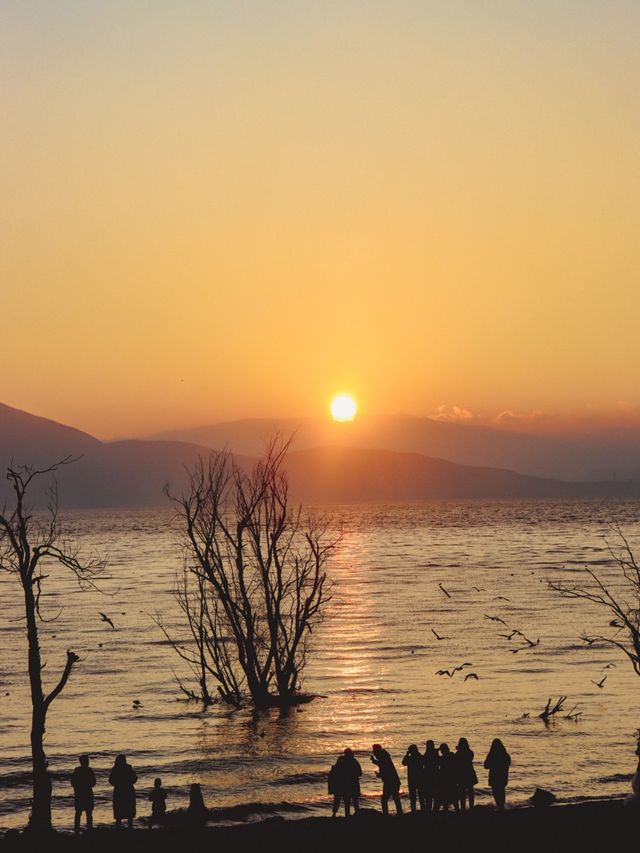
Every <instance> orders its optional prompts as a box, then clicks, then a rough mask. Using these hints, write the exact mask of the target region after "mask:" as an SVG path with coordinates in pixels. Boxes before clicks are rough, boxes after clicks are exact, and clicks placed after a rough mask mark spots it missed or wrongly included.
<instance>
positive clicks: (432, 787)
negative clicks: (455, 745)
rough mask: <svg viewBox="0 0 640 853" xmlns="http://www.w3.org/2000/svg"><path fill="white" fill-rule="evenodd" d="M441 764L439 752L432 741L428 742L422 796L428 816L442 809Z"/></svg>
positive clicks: (423, 762) (423, 767)
mask: <svg viewBox="0 0 640 853" xmlns="http://www.w3.org/2000/svg"><path fill="white" fill-rule="evenodd" d="M439 767H440V762H439V759H438V750H437V749H436V745H435V743H434V742H433V741H432V740H428V741H427V743H426V747H425V753H424V756H423V757H422V796H423V799H424V807H425V811H426V812H427V814H431V812H437V811H438V809H439V808H440V803H439V801H438V773H439Z"/></svg>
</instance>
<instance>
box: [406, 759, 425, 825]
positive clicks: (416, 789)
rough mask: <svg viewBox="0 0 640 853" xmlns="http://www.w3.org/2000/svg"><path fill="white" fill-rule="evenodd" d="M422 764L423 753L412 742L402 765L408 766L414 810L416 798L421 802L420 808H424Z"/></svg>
mask: <svg viewBox="0 0 640 853" xmlns="http://www.w3.org/2000/svg"><path fill="white" fill-rule="evenodd" d="M422 764H423V758H422V753H421V752H420V751H419V750H418V747H417V746H416V745H415V743H412V744H411V746H410V747H408V749H407V752H406V754H405V756H404V758H403V759H402V766H403V767H406V768H407V786H408V788H409V799H410V801H411V811H412V812H415V810H416V800H418V801H419V802H420V809H421V810H423V809H424V803H423V800H422Z"/></svg>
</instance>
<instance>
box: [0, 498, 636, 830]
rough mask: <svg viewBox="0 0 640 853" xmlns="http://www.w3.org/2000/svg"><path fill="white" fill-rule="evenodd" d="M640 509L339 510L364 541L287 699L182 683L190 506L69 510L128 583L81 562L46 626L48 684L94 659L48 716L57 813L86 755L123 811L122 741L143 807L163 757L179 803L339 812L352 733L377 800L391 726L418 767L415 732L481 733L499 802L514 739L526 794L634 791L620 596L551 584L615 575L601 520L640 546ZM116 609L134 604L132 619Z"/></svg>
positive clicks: (5, 729)
mask: <svg viewBox="0 0 640 853" xmlns="http://www.w3.org/2000/svg"><path fill="white" fill-rule="evenodd" d="M324 509H326V508H324ZM639 509H640V505H639V504H638V502H632V501H626V502H563V501H555V502H513V503H509V502H503V503H497V502H494V503H485V502H481V501H476V502H466V503H456V502H443V503H431V504H412V505H404V506H382V505H372V506H364V507H355V506H354V507H338V508H333V509H330V511H331V512H332V513H333V516H334V518H335V521H336V525H338V524H341V525H342V526H343V527H344V538H343V543H342V547H341V550H340V553H339V555H338V556H337V558H336V559H335V561H334V562H333V564H332V566H331V568H330V572H331V576H332V579H333V583H334V588H333V599H332V601H331V604H330V606H329V608H328V611H327V618H326V619H325V621H324V622H323V623H322V625H320V626H318V628H317V629H316V630H314V634H313V637H314V646H313V649H312V653H311V655H310V662H309V666H308V670H307V675H306V684H305V686H306V687H307V688H308V689H309V690H311V691H312V692H315V693H318V694H320V698H317V699H316V700H314V701H313V702H312V703H310V704H308V705H305V706H304V707H302V708H300V709H299V711H295V710H292V711H291V712H290V713H288V714H286V715H279V714H278V713H277V712H272V713H269V714H265V715H252V714H251V713H250V712H248V711H238V712H232V711H228V710H221V709H218V708H213V709H209V710H208V711H203V710H202V709H201V708H200V707H199V706H198V705H196V704H194V703H187V702H183V701H178V699H179V692H178V690H177V687H176V684H175V681H174V679H173V675H172V668H173V669H176V670H178V669H179V662H178V661H177V660H176V659H175V658H174V656H173V655H172V653H171V650H170V649H169V648H168V646H167V644H166V642H165V640H164V639H163V637H162V634H161V633H160V631H159V629H158V628H157V626H156V624H155V623H154V621H153V618H152V616H153V614H155V612H156V611H160V612H161V613H162V614H163V616H164V618H165V620H167V621H168V622H169V623H172V622H173V621H174V617H175V613H176V607H175V603H174V602H173V599H172V595H171V589H172V585H173V576H174V570H175V569H176V567H178V566H179V565H180V552H179V548H178V546H177V542H176V531H175V530H174V529H173V528H172V520H171V519H172V516H171V513H170V512H169V511H167V510H165V509H161V510H144V511H94V512H76V513H70V514H67V515H66V519H65V521H66V525H67V532H68V533H69V534H70V535H72V536H77V537H78V538H79V539H80V540H81V541H82V542H83V544H84V546H85V547H86V548H87V549H89V550H91V549H97V550H99V551H101V552H102V553H104V554H106V555H108V557H109V566H108V570H107V572H106V573H105V575H104V576H103V578H102V586H103V588H104V590H105V592H106V593H108V595H98V594H97V593H95V592H86V593H79V592H77V590H76V587H75V586H74V583H73V580H72V578H71V577H69V576H68V575H61V576H58V577H59V578H60V579H59V580H56V582H55V584H52V585H51V586H50V590H51V594H50V595H49V596H48V597H47V599H46V602H45V611H46V613H48V614H49V615H55V614H56V613H57V612H58V610H59V607H60V606H62V607H63V610H62V613H61V615H60V617H59V619H58V620H57V621H55V622H52V623H48V624H47V625H43V626H42V645H43V649H44V650H45V653H44V658H45V660H46V661H47V668H46V669H45V678H46V680H47V684H50V683H51V682H52V681H53V680H54V678H55V676H56V674H57V673H58V672H59V668H60V667H61V665H62V663H63V661H64V656H65V651H66V649H67V648H73V649H75V650H76V651H78V653H79V654H80V656H81V658H82V661H81V664H80V665H79V666H78V667H77V669H76V670H75V671H74V673H73V676H72V678H71V680H70V682H69V685H68V686H67V688H66V689H65V691H64V693H63V694H62V696H61V697H60V698H59V699H58V700H57V701H56V703H55V704H54V706H53V707H52V711H51V715H50V718H49V722H48V726H47V750H48V755H49V758H50V762H51V769H52V772H53V775H54V816H55V822H56V824H57V825H58V826H60V827H63V828H64V827H66V828H69V827H70V826H71V824H72V819H73V814H72V801H71V788H70V786H69V783H68V775H69V773H70V771H71V770H72V768H73V766H74V765H75V763H76V760H77V756H78V755H79V754H80V753H83V752H88V753H90V754H91V756H92V763H93V765H94V767H95V769H96V773H97V776H98V785H97V788H96V799H97V806H96V819H97V822H98V823H103V822H108V821H110V820H111V811H110V794H111V790H110V787H109V785H108V784H107V776H108V770H109V768H110V767H111V765H112V763H113V758H114V756H115V755H116V754H118V753H120V752H124V753H126V754H127V755H128V756H129V760H130V761H131V763H132V764H133V765H134V767H135V768H136V771H137V772H138V776H139V780H140V781H139V784H138V792H139V797H140V802H139V814H141V815H144V814H146V813H147V811H148V804H147V803H146V802H144V800H145V799H146V797H147V795H148V792H149V790H150V788H151V786H152V784H153V779H154V777H155V776H158V775H159V776H161V777H162V779H163V784H164V786H165V787H166V788H167V789H168V791H169V808H177V807H179V806H183V805H185V804H186V802H187V790H188V784H189V783H190V782H193V781H199V782H200V783H201V784H202V787H203V792H204V794H205V799H206V801H207V803H208V804H209V805H210V806H220V807H223V806H231V805H241V804H245V805H246V804H254V805H253V806H251V807H250V808H248V809H247V813H249V814H252V815H259V814H264V813H265V810H269V809H272V810H275V811H278V812H281V813H283V814H293V815H295V814H301V813H309V812H308V810H309V809H311V813H316V812H317V813H325V814H326V813H327V808H328V805H327V802H328V797H327V794H326V774H327V771H328V769H329V767H330V765H331V764H332V763H333V761H334V760H335V756H336V755H337V754H338V752H340V751H341V750H342V749H343V748H344V747H345V746H351V747H352V748H354V749H356V750H357V751H358V753H359V757H360V758H361V763H362V765H363V770H364V777H363V785H362V787H363V792H364V796H365V797H366V798H371V800H372V801H373V800H374V798H375V797H376V796H377V792H378V782H377V780H376V779H375V777H374V775H373V767H372V765H370V764H369V762H368V759H367V753H368V751H369V749H370V747H371V744H372V743H374V742H375V741H381V742H383V743H384V744H385V745H386V746H387V747H388V748H389V749H390V750H391V752H392V754H393V756H394V757H395V759H396V762H397V764H398V765H399V764H400V760H401V758H402V755H403V753H404V750H405V749H406V747H407V746H408V745H409V744H410V743H417V744H418V745H419V746H420V748H421V749H424V742H425V741H426V739H427V738H433V739H434V740H435V741H436V742H441V741H447V742H448V743H449V744H450V745H451V746H454V745H455V743H456V742H457V740H458V738H459V737H460V736H462V735H464V736H466V737H468V739H469V741H470V743H471V747H472V749H474V750H475V753H476V768H477V771H478V776H479V778H480V784H479V786H478V802H480V803H486V802H489V801H490V796H489V793H488V789H487V786H486V774H485V772H484V771H483V770H482V766H481V765H482V760H483V759H484V756H485V755H486V751H487V749H488V747H489V745H490V742H491V740H492V739H493V738H494V737H500V738H502V739H503V740H504V742H505V743H506V745H507V747H508V749H509V751H510V753H511V755H512V758H513V769H512V773H511V781H510V788H509V792H508V794H509V798H510V800H511V801H512V802H523V801H525V800H526V798H527V797H528V796H529V795H530V794H531V793H532V792H533V790H534V788H535V787H536V786H542V787H546V788H549V789H551V790H553V791H554V792H555V793H556V794H557V795H558V796H559V797H561V798H566V799H576V798H580V797H592V796H607V795H612V794H621V793H624V792H625V791H626V790H627V789H628V788H629V779H630V777H631V774H632V772H633V770H634V769H635V763H636V758H635V756H634V749H635V733H636V730H637V728H638V725H639V721H640V679H638V677H637V676H635V675H634V674H633V672H632V670H631V667H630V666H629V665H628V664H627V663H626V662H625V660H623V659H622V658H621V657H620V656H618V655H616V654H615V652H613V651H612V650H610V649H607V648H603V647H600V646H598V645H597V644H596V645H594V646H591V647H587V646H585V644H584V643H583V642H581V640H580V639H579V637H580V635H581V634H582V633H583V632H584V630H585V629H587V630H589V631H596V630H598V631H606V630H607V628H608V625H607V623H608V620H609V616H608V614H606V613H604V612H603V613H601V612H599V611H598V610H597V609H595V610H594V609H593V608H591V607H589V606H588V605H585V604H584V603H576V602H568V601H564V600H561V599H559V598H558V597H557V595H556V594H555V593H553V592H552V591H550V590H549V589H548V588H547V585H546V582H545V581H546V579H547V578H549V577H556V578H557V577H564V578H565V579H571V578H573V577H575V576H576V575H575V573H576V572H577V571H579V570H580V569H581V568H582V567H583V565H584V564H588V565H590V566H592V567H593V568H596V569H597V570H598V571H601V572H603V573H604V574H605V575H608V574H609V573H610V571H611V569H610V567H608V566H607V554H606V552H605V550H604V544H603V542H602V539H601V534H602V533H603V532H604V531H605V529H606V522H607V521H610V520H612V519H614V520H617V521H620V523H621V524H622V526H623V529H624V530H625V532H626V533H627V534H628V536H629V537H630V540H631V542H632V544H634V543H635V544H636V545H637V551H640V524H639V523H638V517H639V513H638V510H639ZM13 583H14V582H13V581H12V579H11V578H10V577H8V576H6V575H3V576H2V577H0V600H1V601H2V603H3V607H2V611H1V612H0V643H1V645H2V649H3V655H2V664H1V670H0V679H1V682H2V689H1V692H0V698H1V704H0V738H1V741H2V749H3V761H2V764H1V765H0V827H8V826H15V825H21V824H24V823H25V821H26V819H27V815H28V810H29V796H30V794H29V784H28V769H29V749H28V745H29V709H28V693H27V684H26V679H25V674H24V663H25V644H24V637H23V634H24V629H23V623H21V622H20V621H16V620H18V619H19V616H20V610H19V598H18V594H17V589H16V588H15V586H13V585H12V584H13ZM440 584H442V586H443V587H444V588H445V589H446V590H447V592H449V594H450V595H451V597H450V598H448V597H447V595H446V594H445V593H443V591H442V589H441V588H440V586H439V585H440ZM476 588H477V589H476ZM98 611H104V612H106V613H108V614H109V615H110V616H111V617H112V618H113V621H114V623H115V625H116V628H115V630H112V629H111V628H109V627H108V626H107V625H105V623H103V622H101V621H100V617H99V616H98ZM486 616H498V617H500V618H502V619H504V621H505V622H507V624H508V625H509V626H510V627H515V628H518V629H520V630H521V631H522V632H523V633H524V634H525V635H526V636H528V637H530V638H531V639H532V640H534V641H535V640H536V639H537V638H538V637H540V644H539V645H538V646H536V647H535V648H524V647H522V648H521V650H520V651H518V652H516V653H514V652H513V650H514V649H515V648H516V645H515V641H509V640H506V639H505V638H504V637H500V636H499V635H500V634H502V633H508V632H507V631H506V629H505V628H504V626H502V625H501V624H500V623H496V622H493V621H491V620H489V619H487V618H486ZM432 629H434V630H435V631H436V632H437V633H438V635H439V636H441V637H443V638H445V639H442V640H437V639H436V637H435V636H434V634H433V633H432ZM178 636H184V633H183V632H182V634H181V632H180V631H178ZM520 646H523V644H520ZM467 661H468V662H471V663H473V667H472V669H467V670H465V672H468V671H473V672H476V673H477V674H478V676H479V679H478V680H477V681H475V680H468V681H466V682H465V681H464V680H463V678H461V677H460V674H459V673H458V674H456V675H455V676H454V677H453V678H451V679H450V678H447V677H446V676H438V675H436V674H435V673H436V671H437V670H439V669H443V668H444V669H447V668H449V667H451V666H457V665H459V664H461V663H463V662H467ZM608 663H615V664H616V666H615V667H611V668H609V669H607V670H606V673H607V675H608V677H607V681H606V683H605V686H604V687H603V689H598V688H597V687H596V686H594V684H593V683H592V681H597V680H598V679H599V677H601V673H603V672H604V667H605V666H606V664H608ZM560 695H567V697H568V698H567V703H566V707H567V710H569V709H570V708H571V707H572V706H573V705H578V706H579V708H580V709H582V711H583V716H582V718H581V720H580V722H577V723H576V722H573V721H570V720H565V719H562V718H559V719H558V720H557V722H556V724H555V725H554V726H552V727H550V728H548V729H547V728H545V726H544V725H543V723H542V722H541V720H540V719H538V717H537V714H538V713H539V712H540V711H541V710H542V708H543V707H544V705H545V703H546V701H547V699H548V698H549V697H554V698H556V697H557V696H560ZM134 699H138V700H139V701H140V703H141V706H140V707H139V708H138V709H136V708H134V706H133V700H134ZM525 714H528V716H523V715H525ZM285 804H293V805H294V806H295V807H298V808H304V809H306V810H307V811H304V812H300V811H295V812H292V811H291V810H290V808H291V807H290V806H287V805H285Z"/></svg>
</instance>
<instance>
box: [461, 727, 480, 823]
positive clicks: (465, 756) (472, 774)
mask: <svg viewBox="0 0 640 853" xmlns="http://www.w3.org/2000/svg"><path fill="white" fill-rule="evenodd" d="M456 776H457V779H458V797H459V799H460V808H461V810H462V811H465V809H466V803H467V800H469V810H471V809H472V808H473V807H474V805H475V796H474V791H473V786H474V785H477V784H478V776H477V774H476V771H475V769H474V767H473V750H472V749H471V748H470V746H469V741H468V740H467V739H466V737H461V738H460V740H459V741H458V745H457V746H456Z"/></svg>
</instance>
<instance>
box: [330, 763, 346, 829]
mask: <svg viewBox="0 0 640 853" xmlns="http://www.w3.org/2000/svg"><path fill="white" fill-rule="evenodd" d="M343 764H344V755H339V756H338V757H337V758H336V763H335V764H333V765H332V767H331V770H330V771H329V779H328V782H329V793H330V794H333V805H332V807H331V814H332V815H333V817H336V815H337V814H338V809H339V808H340V803H341V802H342V800H343V799H344V814H345V817H346V816H347V800H346V798H345V796H344V789H345V784H344V771H343Z"/></svg>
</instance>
